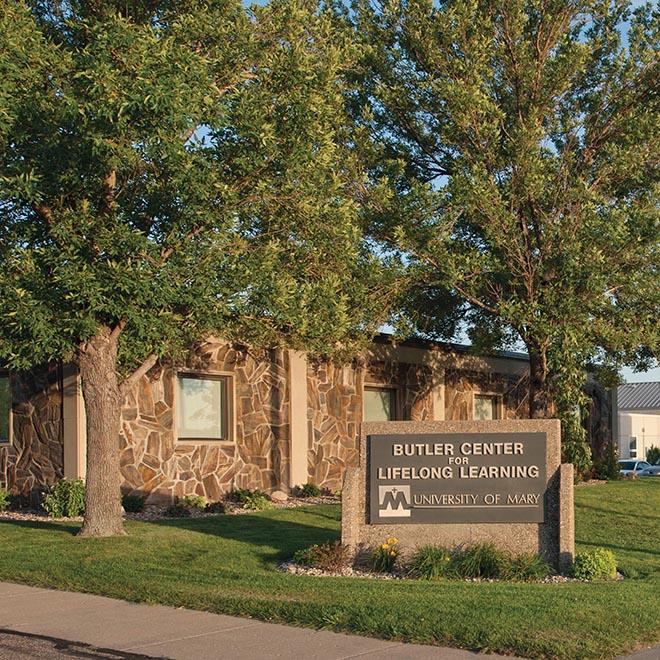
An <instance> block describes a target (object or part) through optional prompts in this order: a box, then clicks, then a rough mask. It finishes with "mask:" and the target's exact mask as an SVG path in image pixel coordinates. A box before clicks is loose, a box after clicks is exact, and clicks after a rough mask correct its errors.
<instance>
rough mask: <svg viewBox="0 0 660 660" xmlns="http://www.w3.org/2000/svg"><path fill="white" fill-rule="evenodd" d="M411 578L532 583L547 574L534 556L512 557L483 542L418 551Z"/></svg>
mask: <svg viewBox="0 0 660 660" xmlns="http://www.w3.org/2000/svg"><path fill="white" fill-rule="evenodd" d="M407 572H408V575H409V576H410V577H413V578H418V579H422V580H438V579H442V578H448V579H452V578H454V579H455V578H487V579H500V580H512V581H516V582H534V581H539V580H543V579H544V578H545V577H547V576H548V575H549V573H550V568H549V566H548V565H547V564H546V562H544V561H543V559H541V557H539V556H538V555H537V554H534V553H524V554H521V555H515V556H512V555H510V554H509V553H507V552H504V551H502V550H498V549H497V548H496V547H495V546H494V545H492V544H489V543H485V544H477V545H474V546H471V547H468V548H463V547H458V548H454V549H453V550H449V549H447V548H444V547H442V546H438V545H425V546H422V547H420V548H418V549H417V550H416V551H415V552H414V553H413V555H412V556H411V557H410V559H409V561H408V563H407Z"/></svg>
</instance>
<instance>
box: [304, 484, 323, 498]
mask: <svg viewBox="0 0 660 660" xmlns="http://www.w3.org/2000/svg"><path fill="white" fill-rule="evenodd" d="M320 495H321V489H320V488H319V487H318V486H317V485H316V484H312V483H306V484H305V485H304V486H302V487H301V488H300V497H319V496H320Z"/></svg>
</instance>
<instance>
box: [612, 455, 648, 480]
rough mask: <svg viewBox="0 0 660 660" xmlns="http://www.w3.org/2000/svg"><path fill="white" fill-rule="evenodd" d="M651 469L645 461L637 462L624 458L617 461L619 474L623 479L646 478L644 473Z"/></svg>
mask: <svg viewBox="0 0 660 660" xmlns="http://www.w3.org/2000/svg"><path fill="white" fill-rule="evenodd" d="M651 467H653V466H652V465H651V464H650V463H648V462H647V461H638V460H636V459H634V458H625V459H622V460H620V461H619V474H621V475H622V476H624V477H641V476H646V475H644V472H645V471H646V470H648V469H649V468H651Z"/></svg>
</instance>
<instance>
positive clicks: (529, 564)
mask: <svg viewBox="0 0 660 660" xmlns="http://www.w3.org/2000/svg"><path fill="white" fill-rule="evenodd" d="M502 569H503V573H504V574H503V576H502V577H505V578H506V579H508V580H515V581H516V582H538V581H540V580H544V579H545V578H547V577H548V575H550V567H549V566H548V565H547V564H546V563H545V562H544V561H543V559H541V557H539V556H538V555H537V554H534V553H533V552H529V553H524V554H522V555H517V556H515V557H512V558H511V559H510V561H509V562H508V565H506V566H503V567H502Z"/></svg>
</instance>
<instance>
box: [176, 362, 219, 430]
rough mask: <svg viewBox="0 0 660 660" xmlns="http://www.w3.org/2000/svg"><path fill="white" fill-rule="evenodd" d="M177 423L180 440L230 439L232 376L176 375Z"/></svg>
mask: <svg viewBox="0 0 660 660" xmlns="http://www.w3.org/2000/svg"><path fill="white" fill-rule="evenodd" d="M176 380H177V397H176V422H177V438H178V439H179V440H201V441H207V440H208V441H212V440H225V441H226V440H231V433H230V422H229V420H230V412H231V410H230V406H231V401H230V387H229V384H230V377H229V376H210V375H197V374H178V375H177V379H176Z"/></svg>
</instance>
